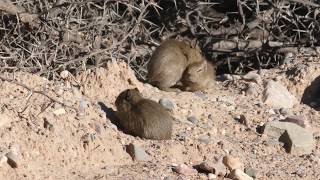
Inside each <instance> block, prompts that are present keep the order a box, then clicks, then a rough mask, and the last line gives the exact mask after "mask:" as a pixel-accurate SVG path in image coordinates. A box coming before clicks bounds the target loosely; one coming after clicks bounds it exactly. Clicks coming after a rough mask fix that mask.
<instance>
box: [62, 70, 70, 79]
mask: <svg viewBox="0 0 320 180" xmlns="http://www.w3.org/2000/svg"><path fill="white" fill-rule="evenodd" d="M69 74H70V73H69V71H67V70H64V71H62V72H61V73H60V77H61V78H62V79H67V78H68V76H69Z"/></svg>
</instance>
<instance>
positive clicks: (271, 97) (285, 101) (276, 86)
mask: <svg viewBox="0 0 320 180" xmlns="http://www.w3.org/2000/svg"><path fill="white" fill-rule="evenodd" d="M262 99H263V102H264V103H265V104H267V105H269V106H271V107H273V108H292V107H293V106H294V105H295V104H297V103H298V100H297V99H296V98H295V97H294V96H293V95H292V94H291V93H290V92H289V91H288V90H287V88H286V87H284V86H283V85H282V84H281V83H280V82H276V81H273V80H270V81H268V83H267V84H266V85H265V90H264V92H263V98H262Z"/></svg>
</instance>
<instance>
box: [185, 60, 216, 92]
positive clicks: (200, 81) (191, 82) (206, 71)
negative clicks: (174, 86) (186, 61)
mask: <svg viewBox="0 0 320 180" xmlns="http://www.w3.org/2000/svg"><path fill="white" fill-rule="evenodd" d="M214 78H215V67H214V66H213V65H212V64H211V63H209V62H208V61H207V60H205V59H204V60H203V61H202V62H198V63H194V64H191V65H190V66H189V67H188V68H187V69H186V71H185V72H184V74H183V77H182V79H181V82H182V84H183V87H184V90H186V91H198V90H205V89H208V88H209V87H210V86H212V85H214Z"/></svg>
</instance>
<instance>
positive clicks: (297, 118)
mask: <svg viewBox="0 0 320 180" xmlns="http://www.w3.org/2000/svg"><path fill="white" fill-rule="evenodd" d="M281 121H282V122H291V123H295V124H297V125H299V126H301V127H303V128H308V127H310V124H309V122H308V120H307V119H306V118H305V117H304V116H302V115H292V116H288V117H287V118H285V119H283V120H281Z"/></svg>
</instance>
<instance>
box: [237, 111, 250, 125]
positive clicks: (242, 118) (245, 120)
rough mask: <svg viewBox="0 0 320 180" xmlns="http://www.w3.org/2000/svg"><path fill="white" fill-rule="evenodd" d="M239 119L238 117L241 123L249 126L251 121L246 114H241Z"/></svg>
mask: <svg viewBox="0 0 320 180" xmlns="http://www.w3.org/2000/svg"><path fill="white" fill-rule="evenodd" d="M237 119H238V121H239V123H241V124H243V125H245V126H247V127H248V126H249V121H248V119H247V118H246V116H245V115H243V114H241V115H240V116H239V117H238V118H237Z"/></svg>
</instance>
